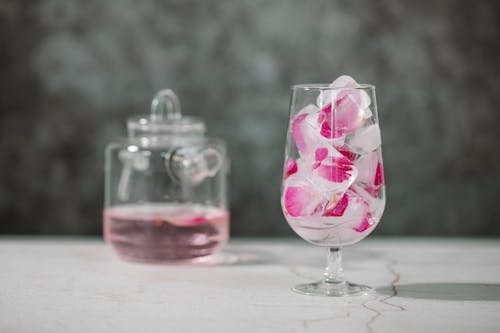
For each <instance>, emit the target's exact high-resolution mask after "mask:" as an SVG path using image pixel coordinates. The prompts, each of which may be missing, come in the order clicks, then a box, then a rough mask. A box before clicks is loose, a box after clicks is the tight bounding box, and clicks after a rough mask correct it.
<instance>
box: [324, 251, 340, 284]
mask: <svg viewBox="0 0 500 333" xmlns="http://www.w3.org/2000/svg"><path fill="white" fill-rule="evenodd" d="M325 282H326V283H331V284H343V283H345V280H344V270H343V269H342V252H341V251H340V247H330V248H328V252H327V254H326V269H325Z"/></svg>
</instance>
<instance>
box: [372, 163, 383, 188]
mask: <svg viewBox="0 0 500 333" xmlns="http://www.w3.org/2000/svg"><path fill="white" fill-rule="evenodd" d="M373 184H374V185H375V186H381V185H384V184H385V181H384V167H383V166H382V162H381V161H380V160H379V161H378V164H377V171H376V172H375V181H374V182H373Z"/></svg>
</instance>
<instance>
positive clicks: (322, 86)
mask: <svg viewBox="0 0 500 333" xmlns="http://www.w3.org/2000/svg"><path fill="white" fill-rule="evenodd" d="M330 84H331V83H301V84H294V85H292V86H290V89H292V90H296V89H303V90H345V89H353V90H364V89H373V90H375V85H373V84H369V83H358V86H357V87H331V86H330Z"/></svg>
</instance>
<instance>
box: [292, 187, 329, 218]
mask: <svg viewBox="0 0 500 333" xmlns="http://www.w3.org/2000/svg"><path fill="white" fill-rule="evenodd" d="M318 199H319V200H318ZM284 208H285V210H286V212H287V213H288V215H290V216H293V217H297V216H310V215H313V214H314V213H316V212H318V211H319V210H320V208H321V198H320V196H319V195H318V193H317V192H316V191H314V189H313V188H312V187H309V186H289V187H287V188H286V189H285V193H284Z"/></svg>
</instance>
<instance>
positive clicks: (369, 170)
mask: <svg viewBox="0 0 500 333" xmlns="http://www.w3.org/2000/svg"><path fill="white" fill-rule="evenodd" d="M379 162H380V158H379V152H378V150H376V151H373V152H371V153H369V154H368V155H365V156H363V157H362V158H360V159H358V160H357V161H356V162H355V165H356V167H357V168H358V178H356V182H361V183H364V184H365V185H367V186H373V185H375V175H376V174H377V167H378V165H379Z"/></svg>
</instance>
